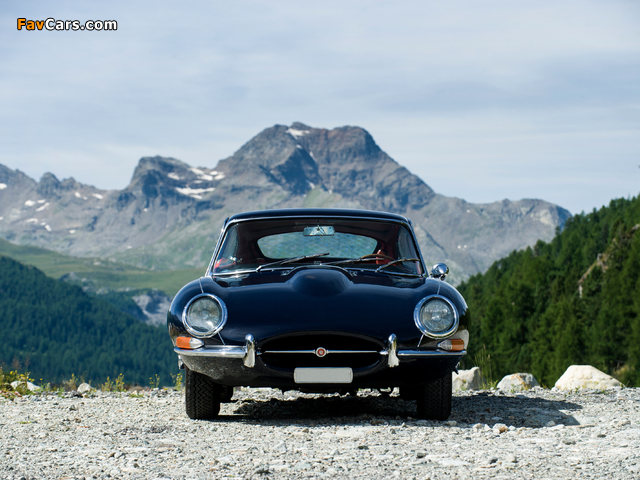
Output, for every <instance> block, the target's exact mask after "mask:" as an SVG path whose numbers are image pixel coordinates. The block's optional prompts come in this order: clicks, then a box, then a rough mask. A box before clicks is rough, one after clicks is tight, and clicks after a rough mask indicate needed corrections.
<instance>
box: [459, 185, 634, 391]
mask: <svg viewBox="0 0 640 480" xmlns="http://www.w3.org/2000/svg"><path fill="white" fill-rule="evenodd" d="M639 224H640V199H639V198H633V199H618V200H613V201H612V202H611V203H610V205H609V206H608V207H603V208H601V209H600V210H597V211H596V210H594V211H593V212H591V213H588V214H585V213H583V214H580V215H575V216H574V217H572V218H570V219H569V220H568V221H567V223H566V224H565V226H564V229H563V230H562V232H558V233H557V235H556V237H555V238H554V239H553V240H552V241H551V242H550V243H545V242H542V241H539V242H538V243H537V244H536V245H535V246H534V247H533V248H527V249H526V250H521V251H518V252H513V253H511V254H510V255H509V256H508V257H506V258H503V259H501V260H499V261H497V262H495V263H494V264H493V265H492V266H491V268H489V270H488V271H487V272H486V273H484V274H478V275H476V276H474V277H471V278H470V279H469V280H468V281H466V282H465V283H463V284H462V285H460V286H459V290H460V292H461V293H462V294H463V295H464V296H465V298H466V299H467V302H468V304H469V308H470V312H471V316H472V319H471V332H470V333H471V341H470V345H469V353H470V355H469V356H468V357H467V358H466V359H465V366H466V367H468V366H470V365H471V364H473V360H472V359H473V358H474V357H475V358H478V355H480V356H482V355H484V356H485V357H486V356H490V363H491V367H492V370H493V376H494V378H495V379H500V378H502V376H503V375H507V374H510V373H515V372H529V373H532V374H533V375H534V376H535V377H536V378H537V379H538V381H539V382H540V383H541V384H542V385H545V386H549V387H551V386H553V385H554V383H555V382H556V380H557V379H558V378H559V377H560V376H561V375H562V373H563V372H564V371H565V370H566V368H567V367H568V366H570V365H575V364H589V365H593V366H594V367H596V368H598V369H600V370H602V371H604V372H606V373H609V374H611V375H614V376H616V377H617V378H618V379H619V380H621V381H622V382H623V383H625V384H627V385H628V386H639V385H640V225H639ZM483 348H484V349H483ZM485 352H486V353H485Z"/></svg>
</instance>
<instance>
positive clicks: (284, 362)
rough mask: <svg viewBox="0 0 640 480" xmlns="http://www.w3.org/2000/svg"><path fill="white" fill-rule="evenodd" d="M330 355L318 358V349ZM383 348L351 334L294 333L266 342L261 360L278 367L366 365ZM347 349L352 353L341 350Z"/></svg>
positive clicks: (378, 355) (373, 361) (362, 366)
mask: <svg viewBox="0 0 640 480" xmlns="http://www.w3.org/2000/svg"><path fill="white" fill-rule="evenodd" d="M318 348H324V349H326V351H327V354H326V355H325V356H324V357H319V356H318V355H316V354H315V351H316V349H318ZM383 349H384V347H383V346H382V345H381V344H378V343H377V342H374V341H371V340H367V339H363V338H360V337H353V336H349V335H312V334H307V335H295V336H288V337H285V338H278V339H274V340H271V341H268V342H266V343H265V344H264V345H262V347H261V348H260V351H261V352H262V355H261V358H262V361H263V362H264V363H265V364H266V365H268V366H270V367H276V368H286V369H291V370H292V369H294V368H296V367H351V368H366V367H370V366H373V365H375V364H376V363H377V362H379V361H380V359H381V356H380V354H379V353H378V352H379V351H380V350H383ZM340 351H343V352H344V351H348V352H349V353H341V352H340Z"/></svg>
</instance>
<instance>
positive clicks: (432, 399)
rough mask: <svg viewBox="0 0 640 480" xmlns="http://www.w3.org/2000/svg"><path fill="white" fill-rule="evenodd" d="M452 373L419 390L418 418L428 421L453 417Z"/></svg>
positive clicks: (417, 398) (417, 397)
mask: <svg viewBox="0 0 640 480" xmlns="http://www.w3.org/2000/svg"><path fill="white" fill-rule="evenodd" d="M451 377H452V375H451V373H447V374H446V375H445V376H444V377H440V378H436V379H435V380H432V381H430V382H429V383H427V384H426V385H424V386H421V387H419V388H418V391H417V392H416V393H417V396H416V400H417V405H418V417H419V418H425V419H427V420H446V419H447V418H449V415H451V396H452V388H451V387H452V385H451V383H452V381H451Z"/></svg>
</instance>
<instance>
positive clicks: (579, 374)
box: [556, 365, 621, 390]
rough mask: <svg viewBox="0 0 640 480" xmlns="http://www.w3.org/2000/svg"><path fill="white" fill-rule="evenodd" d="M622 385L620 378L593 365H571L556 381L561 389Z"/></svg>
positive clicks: (601, 387)
mask: <svg viewBox="0 0 640 480" xmlns="http://www.w3.org/2000/svg"><path fill="white" fill-rule="evenodd" d="M620 385H621V384H620V382H619V381H618V380H616V379H615V378H613V377H611V376H610V375H607V374H606V373H604V372H601V371H600V370H598V369H597V368H595V367H592V366H591V365H571V366H570V367H569V368H567V370H566V372H564V373H563V374H562V376H561V377H560V378H559V379H558V381H557V382H556V388H558V389H560V390H574V389H576V388H593V389H596V390H600V389H604V388H609V387H619V386H620Z"/></svg>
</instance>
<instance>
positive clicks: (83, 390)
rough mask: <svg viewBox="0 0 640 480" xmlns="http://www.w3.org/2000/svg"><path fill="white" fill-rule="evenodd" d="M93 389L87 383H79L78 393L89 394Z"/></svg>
mask: <svg viewBox="0 0 640 480" xmlns="http://www.w3.org/2000/svg"><path fill="white" fill-rule="evenodd" d="M91 390H93V388H92V387H91V385H89V384H88V383H81V384H80V386H79V387H78V393H89V392H90V391H91Z"/></svg>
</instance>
